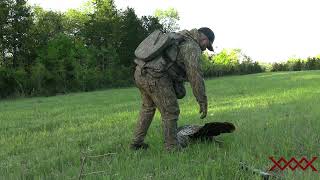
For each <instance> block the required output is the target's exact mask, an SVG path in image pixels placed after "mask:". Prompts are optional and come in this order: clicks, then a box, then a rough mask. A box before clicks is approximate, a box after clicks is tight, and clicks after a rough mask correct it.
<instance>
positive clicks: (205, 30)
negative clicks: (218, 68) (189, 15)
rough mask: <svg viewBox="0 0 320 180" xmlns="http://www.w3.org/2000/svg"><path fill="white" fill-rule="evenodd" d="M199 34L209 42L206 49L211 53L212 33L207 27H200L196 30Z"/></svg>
mask: <svg viewBox="0 0 320 180" xmlns="http://www.w3.org/2000/svg"><path fill="white" fill-rule="evenodd" d="M198 31H199V32H202V33H203V34H204V35H206V36H207V37H208V39H209V41H210V43H209V46H208V47H207V49H209V50H210V51H213V47H212V43H213V41H214V38H215V36H214V33H213V31H212V30H211V29H210V28H207V27H202V28H200V29H198Z"/></svg>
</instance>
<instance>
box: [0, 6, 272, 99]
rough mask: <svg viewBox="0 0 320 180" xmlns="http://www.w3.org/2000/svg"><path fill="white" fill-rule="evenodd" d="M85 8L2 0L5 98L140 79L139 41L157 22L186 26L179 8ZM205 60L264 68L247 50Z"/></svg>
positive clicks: (0, 78)
mask: <svg viewBox="0 0 320 180" xmlns="http://www.w3.org/2000/svg"><path fill="white" fill-rule="evenodd" d="M84 7H85V8H82V9H80V10H76V9H70V10H68V11H67V12H64V13H62V12H56V11H50V10H44V9H42V8H41V7H38V6H29V5H28V4H27V0H1V1H0V98H4V97H16V96H38V95H45V96H49V95H55V94H60V93H68V92H77V91H92V90H96V89H102V88H110V87H122V86H130V85H133V76H132V74H133V71H134V67H135V64H134V62H133V59H134V53H133V52H134V50H135V48H136V47H137V46H138V44H139V43H140V42H141V41H142V40H143V39H144V38H145V37H146V36H147V35H148V34H150V33H151V32H153V31H154V30H156V29H160V30H162V31H163V32H169V31H177V30H179V25H178V23H177V20H179V14H178V12H177V11H176V10H175V9H172V8H171V9H168V10H166V11H162V10H157V11H156V12H155V14H154V16H142V17H138V16H137V15H136V13H135V11H134V9H132V8H127V9H124V10H121V9H117V7H116V6H115V3H114V1H113V0H90V1H89V2H88V3H87V4H86V5H85V6H84ZM202 67H203V71H204V75H205V77H216V76H224V75H234V74H250V73H259V72H263V71H265V68H264V67H263V66H261V65H260V64H259V63H257V62H253V61H252V59H251V58H250V57H249V56H247V55H245V54H244V53H242V52H241V50H240V49H231V50H230V49H224V50H223V51H221V52H219V53H218V54H215V55H210V54H204V55H203V56H202ZM274 69H276V68H274Z"/></svg>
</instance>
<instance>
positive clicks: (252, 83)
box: [0, 71, 320, 179]
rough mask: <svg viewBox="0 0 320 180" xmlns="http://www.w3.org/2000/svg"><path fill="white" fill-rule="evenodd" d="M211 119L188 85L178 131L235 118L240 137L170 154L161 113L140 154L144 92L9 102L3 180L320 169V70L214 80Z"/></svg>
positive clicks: (308, 175) (1, 115) (0, 127)
mask: <svg viewBox="0 0 320 180" xmlns="http://www.w3.org/2000/svg"><path fill="white" fill-rule="evenodd" d="M206 88H207V96H208V99H209V108H208V110H209V112H208V116H207V118H206V119H204V120H200V118H199V116H200V115H199V114H198V109H199V108H198V104H197V103H196V101H195V98H194V97H193V95H192V92H191V89H190V86H188V92H187V93H188V95H187V97H185V98H184V99H183V100H180V109H181V115H180V119H179V121H178V123H179V125H185V124H204V123H205V122H212V121H228V122H232V123H234V124H235V125H236V128H237V129H236V131H235V132H234V133H231V134H224V135H222V136H219V138H218V139H219V140H221V141H223V142H224V143H223V145H222V146H219V145H217V144H215V143H209V142H199V143H194V144H192V145H190V146H189V147H188V148H187V149H185V150H184V151H182V152H179V153H167V152H166V151H165V150H164V145H163V134H162V125H161V123H162V122H161V118H160V115H159V113H158V112H157V114H156V117H155V119H154V120H153V123H152V125H151V127H150V129H149V132H148V135H147V138H146V142H147V143H149V145H150V149H148V150H146V151H144V150H141V151H137V152H134V151H131V150H129V149H128V144H129V143H130V141H131V138H132V134H133V130H134V127H135V123H136V120H137V117H138V113H139V109H140V103H141V102H140V94H139V92H138V90H137V89H136V88H126V89H112V90H106V91H97V92H89V93H74V94H68V95H63V96H55V97H41V98H25V99H17V100H2V101H1V102H0V179H77V178H78V175H79V171H80V156H81V153H80V152H85V153H87V154H88V155H99V154H107V153H113V154H109V155H107V156H104V157H98V158H91V159H87V161H86V163H85V165H84V173H90V172H97V171H104V172H103V173H100V174H91V175H87V176H85V177H83V178H84V179H261V178H260V177H259V176H257V175H252V174H251V173H250V172H248V171H243V170H241V169H240V168H239V163H240V161H242V162H245V163H246V164H248V165H249V166H252V167H254V168H258V169H261V170H268V169H269V168H270V167H271V166H272V165H273V163H272V162H271V161H270V160H269V157H270V156H274V157H275V159H279V158H280V157H282V156H283V157H285V158H286V159H287V160H289V159H290V158H291V157H296V158H297V159H298V160H300V158H302V157H304V156H306V157H307V159H308V160H311V158H312V157H314V156H316V157H318V158H319V159H317V160H316V161H315V162H314V163H313V166H314V167H315V168H317V169H318V170H319V171H320V153H319V152H320V151H319V150H320V135H319V132H320V71H307V72H281V73H263V74H255V75H245V76H231V77H223V78H216V79H210V80H206ZM284 177H285V178H286V179H320V174H319V173H316V172H313V171H312V170H311V168H308V169H307V170H306V171H302V170H300V169H297V170H296V171H294V172H292V171H291V170H286V171H284Z"/></svg>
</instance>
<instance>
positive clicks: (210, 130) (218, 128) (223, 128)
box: [193, 122, 236, 138]
mask: <svg viewBox="0 0 320 180" xmlns="http://www.w3.org/2000/svg"><path fill="white" fill-rule="evenodd" d="M235 129H236V128H235V126H234V125H233V124H232V123H229V122H211V123H206V124H205V125H204V126H203V127H202V128H201V129H199V131H198V132H197V133H195V134H194V135H193V137H194V138H202V137H212V136H218V135H220V134H222V133H231V132H233V131H234V130H235Z"/></svg>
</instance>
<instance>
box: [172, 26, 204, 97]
mask: <svg viewBox="0 0 320 180" xmlns="http://www.w3.org/2000/svg"><path fill="white" fill-rule="evenodd" d="M179 33H180V34H182V35H183V36H184V37H185V39H186V40H185V41H184V42H182V43H181V44H180V45H179V48H178V55H177V59H176V61H175V63H174V64H173V65H172V66H171V67H170V68H169V69H168V72H169V75H170V76H171V77H172V78H173V80H176V81H189V82H190V85H191V88H192V92H193V94H194V96H195V97H196V100H197V101H198V103H206V102H207V96H206V90H205V84H204V80H203V73H202V70H201V67H200V57H201V53H202V51H201V49H200V46H199V36H200V34H199V32H198V30H197V29H192V30H190V31H187V30H183V31H180V32H179Z"/></svg>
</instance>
